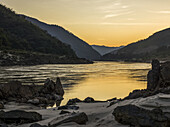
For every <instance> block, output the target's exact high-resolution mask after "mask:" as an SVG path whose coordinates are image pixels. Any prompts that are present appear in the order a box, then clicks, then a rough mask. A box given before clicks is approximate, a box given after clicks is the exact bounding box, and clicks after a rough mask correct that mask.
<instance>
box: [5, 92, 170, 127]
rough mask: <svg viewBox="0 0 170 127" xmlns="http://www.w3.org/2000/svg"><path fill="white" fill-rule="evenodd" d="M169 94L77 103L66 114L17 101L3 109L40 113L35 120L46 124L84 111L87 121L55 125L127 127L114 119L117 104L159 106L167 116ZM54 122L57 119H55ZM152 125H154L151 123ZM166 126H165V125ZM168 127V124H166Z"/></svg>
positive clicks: (71, 126) (22, 126) (23, 125)
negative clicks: (82, 123)
mask: <svg viewBox="0 0 170 127" xmlns="http://www.w3.org/2000/svg"><path fill="white" fill-rule="evenodd" d="M169 101H170V95H169V94H168V95H167V94H157V95H154V96H150V97H147V98H138V99H130V100H124V101H120V102H117V103H115V104H114V105H112V106H110V107H108V106H109V104H110V102H101V103H77V104H76V106H78V107H79V109H78V110H72V109H68V110H65V111H68V112H70V113H66V114H62V115H61V114H60V113H61V110H58V108H57V107H56V108H49V109H40V108H37V107H34V106H32V105H25V104H17V103H9V104H7V105H5V107H6V109H5V111H10V110H25V111H29V112H30V111H34V112H38V113H39V114H41V115H42V120H41V121H39V122H37V123H38V124H40V125H46V126H48V124H49V123H50V122H51V121H52V120H54V119H60V120H63V119H65V118H67V117H68V116H72V113H73V112H74V113H81V112H84V113H86V115H87V117H88V121H87V122H86V124H84V125H79V124H77V123H75V122H68V123H63V124H61V125H58V126H57V127H68V126H69V127H82V126H84V127H113V126H114V127H129V125H123V124H121V123H118V122H117V121H116V120H115V117H114V115H113V114H112V113H113V112H114V109H115V108H116V107H118V106H125V105H129V104H131V105H136V106H138V107H140V108H143V109H146V110H152V109H155V108H160V109H162V110H163V112H165V113H166V116H169V114H170V105H169V103H168V102H169ZM55 121H56V122H57V121H58V120H55ZM32 124H33V123H29V124H22V125H18V127H30V126H31V125H32ZM13 126H15V125H14V124H13ZM153 126H154V125H153ZM165 127H166V126H165ZM167 127H168V126H167Z"/></svg>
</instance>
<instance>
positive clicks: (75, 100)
mask: <svg viewBox="0 0 170 127" xmlns="http://www.w3.org/2000/svg"><path fill="white" fill-rule="evenodd" d="M77 102H82V101H81V100H80V99H78V98H74V99H69V101H68V102H67V104H66V105H75V104H76V103H77Z"/></svg>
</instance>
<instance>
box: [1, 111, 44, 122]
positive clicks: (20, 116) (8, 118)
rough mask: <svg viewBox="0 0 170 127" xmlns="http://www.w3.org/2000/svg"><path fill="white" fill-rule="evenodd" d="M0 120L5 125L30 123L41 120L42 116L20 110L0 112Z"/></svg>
mask: <svg viewBox="0 0 170 127" xmlns="http://www.w3.org/2000/svg"><path fill="white" fill-rule="evenodd" d="M0 120H1V121H2V122H4V123H6V124H11V123H16V124H23V123H32V122H37V121H40V120H42V116H41V115H40V114H39V113H37V112H26V111H22V110H13V111H8V112H4V111H0Z"/></svg>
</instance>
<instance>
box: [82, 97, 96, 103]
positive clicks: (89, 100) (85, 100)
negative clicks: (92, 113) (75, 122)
mask: <svg viewBox="0 0 170 127" xmlns="http://www.w3.org/2000/svg"><path fill="white" fill-rule="evenodd" d="M94 101H95V100H94V99H93V98H92V97H87V98H85V99H84V102H86V103H92V102H94Z"/></svg>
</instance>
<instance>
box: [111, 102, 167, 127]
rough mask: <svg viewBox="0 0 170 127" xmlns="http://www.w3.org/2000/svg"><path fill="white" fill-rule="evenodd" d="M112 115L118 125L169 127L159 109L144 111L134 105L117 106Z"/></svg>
mask: <svg viewBox="0 0 170 127" xmlns="http://www.w3.org/2000/svg"><path fill="white" fill-rule="evenodd" d="M113 115H114V116H115V120H116V121H118V122H119V123H122V124H126V125H131V126H135V127H169V126H170V125H169V123H168V118H167V117H166V116H165V114H164V113H163V112H162V110H161V109H153V110H151V111H150V110H146V109H143V108H139V107H137V106H135V105H125V106H118V107H117V108H115V110H114V112H113Z"/></svg>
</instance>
